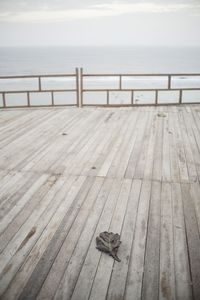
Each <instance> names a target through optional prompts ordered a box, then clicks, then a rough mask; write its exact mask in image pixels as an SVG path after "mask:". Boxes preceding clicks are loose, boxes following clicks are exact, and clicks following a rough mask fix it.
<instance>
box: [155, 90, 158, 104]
mask: <svg viewBox="0 0 200 300" xmlns="http://www.w3.org/2000/svg"><path fill="white" fill-rule="evenodd" d="M155 100H156V102H155V105H158V90H156V99H155Z"/></svg>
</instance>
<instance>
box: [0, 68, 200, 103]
mask: <svg viewBox="0 0 200 300" xmlns="http://www.w3.org/2000/svg"><path fill="white" fill-rule="evenodd" d="M13 85H14V87H13ZM52 86H53V87H52ZM16 98H17V100H18V102H17V103H16V101H15V99H16ZM183 103H185V104H191V103H195V104H197V103H198V104H200V73H198V74H197V73H195V74H126V73H120V74H119V73H117V74H114V73H106V74H102V73H99V74H97V73H94V74H92V73H84V72H83V69H82V68H81V69H80V70H79V69H78V68H76V69H75V72H74V73H73V74H55V75H53V74H51V75H33V76H31V75H30V76H28V75H25V76H0V108H6V107H37V106H39V107H40V106H72V105H73V106H79V107H82V106H105V107H118V106H140V105H173V104H176V105H177V104H183Z"/></svg>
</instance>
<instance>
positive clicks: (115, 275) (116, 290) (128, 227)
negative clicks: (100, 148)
mask: <svg viewBox="0 0 200 300" xmlns="http://www.w3.org/2000/svg"><path fill="white" fill-rule="evenodd" d="M141 183H142V182H141V181H140V180H137V179H136V180H134V181H133V183H132V187H131V191H130V195H129V200H128V206H127V211H126V215H125V219H124V224H123V228H122V233H121V240H122V245H121V246H120V247H121V249H120V252H121V255H123V256H122V257H121V262H120V263H114V268H113V270H112V274H111V279H110V283H109V288H108V292H107V299H123V296H124V291H125V286H126V277H127V272H128V267H129V262H130V254H131V246H132V243H133V238H134V236H135V223H136V217H137V211H138V202H139V197H140V191H141Z"/></svg>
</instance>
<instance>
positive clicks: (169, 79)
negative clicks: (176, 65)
mask: <svg viewBox="0 0 200 300" xmlns="http://www.w3.org/2000/svg"><path fill="white" fill-rule="evenodd" d="M168 90H171V75H169V76H168Z"/></svg>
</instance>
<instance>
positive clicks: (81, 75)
mask: <svg viewBox="0 0 200 300" xmlns="http://www.w3.org/2000/svg"><path fill="white" fill-rule="evenodd" d="M82 106H83V68H80V107H82Z"/></svg>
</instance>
